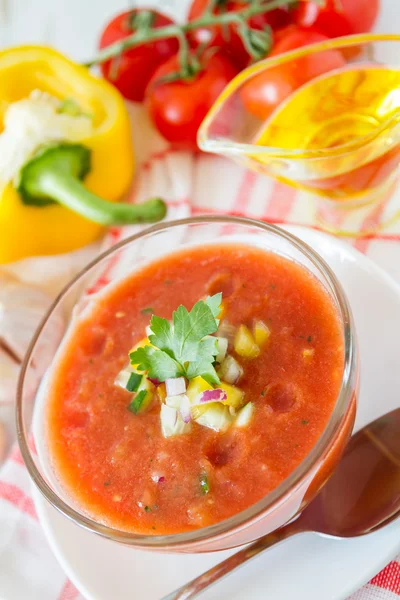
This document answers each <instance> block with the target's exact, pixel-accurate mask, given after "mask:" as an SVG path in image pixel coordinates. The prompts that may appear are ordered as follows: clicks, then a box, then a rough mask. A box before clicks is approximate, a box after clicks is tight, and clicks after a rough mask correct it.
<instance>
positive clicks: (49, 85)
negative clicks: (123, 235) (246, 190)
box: [0, 46, 165, 263]
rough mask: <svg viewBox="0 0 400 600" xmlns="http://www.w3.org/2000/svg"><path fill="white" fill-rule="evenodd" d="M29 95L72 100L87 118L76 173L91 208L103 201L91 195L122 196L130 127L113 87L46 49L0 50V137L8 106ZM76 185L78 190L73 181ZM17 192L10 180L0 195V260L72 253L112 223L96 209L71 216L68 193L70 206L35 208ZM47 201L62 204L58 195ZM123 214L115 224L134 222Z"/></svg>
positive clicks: (130, 166) (129, 161) (129, 172)
mask: <svg viewBox="0 0 400 600" xmlns="http://www.w3.org/2000/svg"><path fill="white" fill-rule="evenodd" d="M33 90H40V91H41V92H45V93H47V94H50V95H51V96H52V97H56V98H58V99H60V100H61V101H65V100H66V99H73V100H74V101H75V102H76V103H77V105H78V106H79V108H80V109H81V110H82V111H84V112H85V113H87V114H89V115H90V116H91V123H92V126H91V129H90V131H91V135H90V137H88V139H84V140H82V144H83V145H84V146H82V147H80V148H81V149H82V148H83V149H86V150H87V152H88V153H89V154H88V157H87V164H86V168H85V170H82V172H81V175H80V176H81V178H82V177H83V176H84V175H86V173H88V174H87V176H86V177H85V180H84V186H85V188H86V190H84V193H85V194H86V196H87V198H85V200H87V201H88V203H89V205H90V203H93V201H94V202H96V201H100V203H102V204H103V206H102V207H100V208H101V210H102V209H103V208H104V207H106V209H107V208H108V206H110V205H109V202H105V201H104V200H100V199H99V198H97V196H101V197H102V198H103V199H105V200H108V201H111V202H114V201H116V200H118V199H120V198H121V197H122V196H123V194H124V193H125V192H126V191H127V189H128V187H129V185H130V183H131V180H132V176H133V171H134V155H133V148H132V141H131V133H130V124H129V119H128V114H127V111H126V108H125V105H124V101H123V99H122V96H121V95H120V94H119V92H118V91H117V90H116V89H115V88H114V87H113V86H112V85H110V84H109V83H107V82H106V81H104V80H102V79H99V78H97V77H94V76H93V75H91V74H90V73H89V72H88V70H87V69H86V68H85V67H82V66H79V65H77V64H75V63H73V62H71V61H70V60H68V59H67V58H65V57H64V56H63V55H61V54H59V53H58V52H56V51H54V50H52V49H50V48H47V47H40V46H21V47H16V48H11V49H7V50H4V51H2V52H0V133H1V131H2V130H3V128H4V115H5V113H6V111H7V108H8V107H10V105H12V103H15V102H18V101H20V100H21V99H24V98H28V97H29V96H30V94H31V93H32V91H33ZM70 147H71V148H74V147H73V146H70ZM67 148H68V145H67ZM88 171H89V172H88ZM21 172H22V171H21ZM28 173H29V176H30V175H31V173H30V172H28ZM76 183H77V186H81V188H82V189H83V186H82V184H81V183H80V182H79V181H78V179H76ZM17 189H19V188H18V186H16V187H15V186H14V182H13V183H8V184H7V186H6V187H5V188H4V190H3V192H2V194H1V195H0V263H5V262H10V261H14V260H17V259H20V258H23V257H26V256H32V255H43V254H56V253H61V252H67V251H71V250H74V249H76V248H79V247H80V246H83V245H85V244H88V243H90V242H92V241H94V240H95V239H96V238H97V237H98V236H99V234H100V233H101V231H102V229H103V225H104V224H112V220H105V219H104V218H100V219H96V216H97V214H96V210H94V212H93V210H92V212H90V210H89V211H86V213H85V212H82V213H81V214H85V215H86V216H85V217H83V216H80V215H79V214H77V212H79V211H77V212H74V211H75V207H74V201H73V202H70V199H71V198H70V196H71V194H69V196H68V194H67V196H68V197H67V200H68V202H65V204H67V206H69V208H66V207H64V206H62V205H60V204H59V203H51V204H46V205H44V206H36V205H27V204H26V203H24V202H23V200H24V198H23V195H21V194H20V193H18V191H17ZM87 190H88V191H89V192H91V194H89V193H88V192H87ZM93 194H96V197H95V196H93ZM72 195H73V194H72ZM49 197H51V194H49ZM53 199H55V200H57V201H58V202H60V200H59V199H58V198H53ZM150 202H151V201H150ZM159 202H160V201H159ZM106 205H108V206H106ZM111 206H112V207H113V210H115V209H117V208H118V209H119V208H120V209H121V210H120V212H121V213H124V209H126V210H125V213H127V211H128V208H129V205H126V204H125V205H124V204H122V205H111ZM141 206H144V205H141ZM71 208H72V210H71ZM133 208H134V209H136V210H137V209H138V206H136V207H133V206H130V209H133ZM158 208H160V205H158ZM164 208H165V207H163V208H162V210H161V213H163V214H165V210H164ZM139 211H140V209H139ZM100 212H101V211H100ZM156 212H157V211H156ZM92 213H93V214H94V217H92ZM125 213H124V214H123V215H122V217H120V219H119V221H118V219H116V222H120V223H123V222H124V223H126V222H134V221H135V218H134V219H131V220H128V219H127V216H126V214H125ZM161 213H160V211H158V212H157V215H155V214H154V215H153V218H151V219H148V218H147V217H146V216H145V217H143V216H142V217H140V215H139V217H138V218H137V219H136V220H143V221H145V220H158V219H159V218H162V216H163V214H161ZM86 217H88V218H86ZM89 219H90V220H89ZM93 220H98V222H93ZM100 223H101V224H100Z"/></svg>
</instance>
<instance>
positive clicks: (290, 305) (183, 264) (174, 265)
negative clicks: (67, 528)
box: [47, 244, 344, 534]
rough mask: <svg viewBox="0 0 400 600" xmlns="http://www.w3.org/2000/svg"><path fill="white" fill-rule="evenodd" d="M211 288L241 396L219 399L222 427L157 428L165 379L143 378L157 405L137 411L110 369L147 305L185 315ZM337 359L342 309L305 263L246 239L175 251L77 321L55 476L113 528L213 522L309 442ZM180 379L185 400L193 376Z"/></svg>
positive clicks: (54, 417) (52, 412) (58, 393)
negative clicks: (182, 310) (169, 431)
mask: <svg viewBox="0 0 400 600" xmlns="http://www.w3.org/2000/svg"><path fill="white" fill-rule="evenodd" d="M219 292H222V309H221V313H220V315H219V317H220V323H219V330H218V332H217V334H216V335H217V336H220V337H224V336H225V339H227V340H228V348H227V350H226V355H225V358H224V359H223V360H222V364H224V361H225V360H226V358H227V357H229V360H230V361H231V364H232V363H233V364H234V366H235V368H234V375H233V378H234V379H235V378H237V380H235V382H234V384H232V385H231V387H232V388H233V389H234V391H235V390H236V391H235V393H236V392H238V393H237V394H236V396H235V397H237V396H238V397H239V398H240V402H239V404H238V405H235V406H236V408H235V407H234V406H232V405H227V404H226V403H225V404H221V402H220V404H221V406H219V407H217V408H219V409H221V410H222V411H225V412H223V416H224V419H225V420H226V422H227V423H228V424H227V423H225V422H224V423H223V425H222V426H221V428H220V429H219V430H218V431H216V430H214V429H212V428H210V427H209V426H207V423H206V424H205V425H204V420H203V423H200V421H201V419H200V420H199V421H196V420H195V419H194V418H192V419H191V421H190V423H189V424H186V423H183V421H182V424H183V425H184V427H183V429H184V430H185V431H184V432H183V433H178V434H176V435H171V436H169V437H164V435H163V430H162V427H161V420H160V412H161V407H162V403H163V402H165V395H166V391H165V385H158V387H157V386H153V384H152V383H151V384H149V385H151V386H153V387H152V390H151V402H150V403H149V405H148V406H146V407H145V409H144V410H142V409H140V410H139V411H137V414H135V412H134V411H132V404H131V403H132V399H134V398H135V392H130V391H127V390H126V389H123V388H122V387H119V386H118V385H116V384H115V380H116V377H117V375H118V374H119V372H120V371H121V370H122V369H124V367H126V365H127V363H128V362H129V359H128V354H129V351H130V350H131V348H132V346H134V345H135V344H136V343H137V342H139V341H140V340H142V339H143V338H144V337H145V336H146V333H145V331H146V327H147V326H148V325H149V323H150V318H151V313H154V314H155V315H157V316H158V317H163V318H165V319H168V320H170V319H171V317H172V313H173V311H175V310H176V309H177V308H178V306H179V305H181V304H182V305H183V306H185V307H186V308H187V309H188V310H190V309H191V308H192V307H193V306H194V305H195V304H196V302H198V301H199V300H200V299H205V298H206V297H207V295H210V296H212V295H214V294H217V293H219ZM257 324H258V325H257ZM257 326H258V329H257ZM219 344H220V342H219V341H218V348H219V347H220V345H219ZM343 364H344V341H343V336H342V329H341V323H340V319H339V315H338V313H337V310H336V308H335V306H334V304H333V301H332V299H331V298H330V296H329V294H328V292H327V291H326V289H325V288H324V287H323V286H322V284H321V283H320V282H319V281H318V280H317V279H316V278H315V277H314V276H313V275H312V274H311V273H310V272H308V271H307V270H305V269H304V268H303V267H302V266H301V265H299V264H297V263H295V262H293V261H290V260H288V259H286V258H283V257H281V256H279V255H277V254H274V253H269V252H265V251H264V250H260V249H257V248H253V247H250V246H245V245H233V244H232V245H228V244H225V245H222V244H221V245H210V246H203V247H196V248H190V249H186V250H183V251H180V252H179V253H175V254H170V255H168V256H166V257H165V258H163V259H161V260H158V261H157V262H153V263H150V264H148V265H147V266H145V267H144V268H142V269H141V270H140V271H137V272H135V273H133V274H132V275H131V276H130V277H128V278H127V279H125V280H124V281H123V282H122V283H120V284H119V285H118V286H115V287H114V288H113V289H111V290H110V291H108V292H107V293H105V294H104V295H102V296H101V297H100V298H99V299H98V301H96V302H95V306H94V308H93V309H92V310H90V312H88V313H87V314H85V315H84V316H82V317H81V318H80V319H79V320H78V322H77V324H76V325H75V326H74V328H73V331H72V333H71V334H70V336H69V338H68V340H67V341H66V343H65V345H64V348H63V349H62V351H61V353H60V357H59V359H58V361H57V369H56V371H55V373H54V376H53V383H52V386H51V393H50V396H49V400H48V405H47V410H48V443H49V450H50V454H51V458H52V461H53V467H54V471H55V473H56V475H57V477H58V479H59V481H60V483H61V485H62V486H63V487H64V488H65V490H66V491H67V493H68V494H69V495H70V496H71V497H73V498H74V499H75V501H76V502H78V504H79V505H80V507H81V509H82V510H83V511H85V512H86V513H87V514H89V515H91V516H92V517H93V518H95V519H96V520H98V521H101V522H103V523H105V524H107V525H109V526H112V527H115V528H119V529H122V530H126V531H130V532H137V533H146V534H169V533H177V532H183V531H188V530H192V529H197V528H200V527H205V526H207V525H210V524H213V523H217V522H218V521H221V520H222V519H226V518H227V517H230V516H232V515H235V514H236V513H238V512H240V511H242V510H243V509H246V508H247V507H249V506H250V505H252V504H254V503H255V502H257V501H258V500H260V499H261V498H263V496H265V494H268V492H271V490H273V489H274V488H276V487H277V486H278V485H279V484H280V483H281V482H282V481H283V480H284V479H285V478H286V477H288V475H290V473H291V472H292V471H293V470H294V469H295V468H296V467H297V466H298V465H299V463H300V462H301V461H302V460H303V459H304V458H305V457H306V455H307V454H308V453H309V452H310V451H311V450H312V448H313V446H314V445H315V444H316V442H317V440H318V439H319V437H320V436H321V434H322V432H323V430H324V428H325V426H326V424H327V422H328V420H329V418H330V416H331V414H332V411H333V408H334V405H335V402H336V399H337V396H338V393H339V389H340V386H341V381H342V373H343ZM214 366H215V367H216V370H217V373H219V375H220V377H221V379H222V378H223V377H222V371H221V365H219V364H217V363H214ZM235 369H236V375H235ZM238 370H239V374H240V377H237V375H238ZM227 378H228V380H229V378H231V379H230V380H231V381H232V372H230V375H229V376H227ZM182 381H183V384H184V385H186V386H188V387H187V394H188V396H189V390H190V389H191V386H192V387H193V386H194V385H197V384H198V383H199V381H200V379H199V378H197V379H196V380H192V381H188V380H187V379H186V380H181V382H182ZM193 381H195V383H193ZM202 381H203V383H204V384H205V387H207V385H208V384H206V383H205V382H204V380H202ZM196 382H197V383H196ZM155 383H156V384H157V383H158V382H157V381H156V382H155ZM221 385H223V384H221ZM200 387H201V386H200ZM213 387H214V388H217V389H221V386H219V385H216V384H214V385H213ZM228 387H229V386H228ZM210 388H211V386H208V389H210ZM202 389H203V388H202ZM226 389H228V388H226ZM229 389H230V388H229ZM178 391H180V390H178ZM229 393H230V392H229ZM137 394H138V392H136V396H137ZM217 395H218V394H217ZM201 397H202V399H204V397H203V396H201ZM223 397H224V396H221V398H223ZM229 397H230V396H229ZM192 400H193V398H192ZM192 400H191V401H192ZM216 404H217V403H216V402H214V406H215V405H216ZM204 406H206V405H205V404H204V405H203V407H200V409H199V410H200V412H201V410H204ZM242 406H245V407H247V408H246V415H244V413H243V412H242V410H243V409H242V408H241V407H242ZM249 407H251V410H249ZM192 409H193V407H192V408H191V410H192ZM170 410H171V409H170ZM172 410H173V409H172ZM181 414H182V413H179V411H178V415H179V418H181ZM239 415H241V418H240V419H239ZM192 416H193V413H192ZM214 426H215V423H214ZM217 428H218V427H217Z"/></svg>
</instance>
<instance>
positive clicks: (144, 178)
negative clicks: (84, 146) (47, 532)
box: [0, 108, 400, 600]
mask: <svg viewBox="0 0 400 600" xmlns="http://www.w3.org/2000/svg"><path fill="white" fill-rule="evenodd" d="M137 110H139V109H136V108H133V109H132V111H133V113H134V114H133V117H134V118H133V123H140V124H141V126H140V131H136V130H134V131H133V135H134V138H135V145H136V148H137V149H140V166H139V167H138V171H137V177H136V180H135V183H134V188H133V190H132V192H131V199H132V201H139V202H140V201H142V200H144V199H146V198H148V197H150V196H152V195H160V196H162V197H164V198H165V199H166V200H167V201H168V204H169V215H168V218H170V219H173V218H182V217H185V216H189V215H191V214H195V215H197V214H204V213H218V214H219V213H223V214H224V213H230V214H236V215H246V216H251V217H255V218H260V219H263V220H266V221H270V222H273V223H278V224H279V223H292V224H301V225H305V226H310V227H316V213H315V208H314V207H313V206H312V204H311V203H310V202H309V199H307V198H306V196H305V194H303V193H300V192H297V191H295V190H293V189H291V188H288V187H286V186H284V185H282V184H280V183H277V182H274V181H272V180H269V179H268V178H266V177H264V176H259V175H256V174H254V173H253V172H250V171H246V170H243V169H241V168H240V167H238V166H236V165H234V164H233V163H231V162H229V161H228V160H226V159H224V158H219V157H215V156H208V155H202V154H198V155H196V156H193V155H192V154H189V153H184V152H172V151H170V150H169V149H168V148H167V147H166V145H165V143H164V142H163V141H162V140H161V139H160V138H159V137H158V136H157V134H156V133H155V132H154V131H153V130H152V128H151V127H150V126H149V125H148V124H147V123H146V117H145V116H144V115H143V114H142V113H141V114H140V115H137V114H136V111H137ZM396 202H397V203H398V204H400V194H399V193H398V194H397V197H396V196H394V197H393V198H392V200H391V203H392V206H393V203H396ZM399 208H400V206H399ZM386 210H387V208H385V209H383V210H382V209H379V210H376V211H375V213H374V214H373V215H372V216H371V217H369V219H370V221H371V222H376V223H379V220H380V219H381V218H382V215H383V213H384V212H385V211H386ZM134 231H136V227H126V228H125V229H124V230H121V229H120V228H112V229H111V230H110V231H109V233H108V235H107V236H106V238H105V240H104V247H106V248H107V247H110V246H112V245H113V244H115V243H116V242H117V241H119V240H120V239H122V237H126V236H127V235H130V234H131V233H133V232H134ZM349 243H352V244H353V245H354V246H355V247H356V248H357V249H358V250H360V251H361V252H363V253H365V254H368V256H370V257H371V258H372V259H373V260H374V261H376V262H377V263H378V264H379V265H380V266H381V267H383V268H384V269H386V270H387V271H388V272H389V273H391V275H392V276H393V277H394V278H395V279H397V281H399V282H400V223H396V224H394V225H393V226H392V227H391V229H390V230H389V231H385V232H384V233H382V234H380V235H378V236H376V237H374V238H372V239H359V240H357V241H352V242H349ZM57 261H58V265H60V260H59V259H57ZM70 270H71V269H69V275H71V273H70ZM106 282H107V274H104V277H103V278H102V279H100V281H99V282H98V284H99V285H101V284H104V283H106ZM399 561H400V557H397V559H396V560H394V561H393V562H391V563H390V564H389V565H388V566H387V567H386V568H385V569H383V571H381V572H380V573H379V574H378V575H376V576H375V577H374V578H373V579H372V580H371V581H370V582H369V583H368V584H367V585H366V586H364V587H363V588H362V589H360V590H359V591H358V592H356V593H355V594H354V595H353V596H352V597H351V600H395V598H397V597H398V596H400V562H399ZM0 598H2V599H5V600H36V599H37V600H77V599H81V598H82V596H81V595H80V594H79V592H78V591H77V590H76V589H75V588H74V586H73V585H72V583H71V582H70V581H69V580H67V579H66V576H65V575H64V573H63V572H62V570H61V568H60V566H59V565H58V563H57V561H56V559H55V557H54V556H53V555H52V552H51V550H50V548H49V546H48V544H47V541H46V539H45V537H44V534H43V532H42V530H41V527H40V524H39V522H38V518H37V515H36V511H35V507H34V504H33V501H32V497H31V483H30V480H29V477H28V474H27V471H26V469H25V467H24V465H23V462H22V458H21V455H20V452H19V450H18V448H17V447H14V448H13V449H12V451H11V453H10V456H9V457H8V459H7V460H6V462H5V463H4V465H3V467H1V468H0ZM116 600H118V599H117V598H116Z"/></svg>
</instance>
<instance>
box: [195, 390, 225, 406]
mask: <svg viewBox="0 0 400 600" xmlns="http://www.w3.org/2000/svg"><path fill="white" fill-rule="evenodd" d="M197 398H198V402H197V404H207V403H208V402H224V400H226V399H227V394H226V392H225V390H221V389H220V388H216V389H215V390H205V392H202V393H201V394H199V396H198V397H197Z"/></svg>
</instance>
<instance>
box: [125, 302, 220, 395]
mask: <svg viewBox="0 0 400 600" xmlns="http://www.w3.org/2000/svg"><path fill="white" fill-rule="evenodd" d="M221 302H222V294H215V295H214V296H212V297H208V298H207V299H206V300H205V301H203V300H199V302H196V304H195V305H194V306H193V308H192V310H191V311H190V312H189V311H188V310H187V309H186V308H185V307H184V306H179V308H178V309H177V310H176V311H175V312H174V313H173V316H172V323H170V322H169V321H168V320H167V319H163V318H161V317H157V316H156V315H153V316H152V318H151V322H150V329H151V331H152V335H150V336H149V342H150V344H151V346H143V347H141V348H138V349H137V350H135V351H134V352H131V353H130V355H129V357H130V360H131V364H132V365H136V369H137V370H139V371H148V375H149V377H150V378H152V379H153V378H154V379H158V381H165V380H166V379H168V378H176V377H182V376H183V377H187V378H188V379H193V378H194V377H197V376H201V377H203V378H204V379H205V380H206V381H208V382H209V383H215V384H218V383H219V382H220V381H219V377H218V375H217V373H216V371H215V368H214V366H213V363H214V361H215V357H216V356H217V354H218V349H217V339H216V338H214V337H211V334H212V333H215V332H216V331H217V329H218V324H219V320H218V319H217V317H218V314H219V312H220V306H221Z"/></svg>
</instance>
